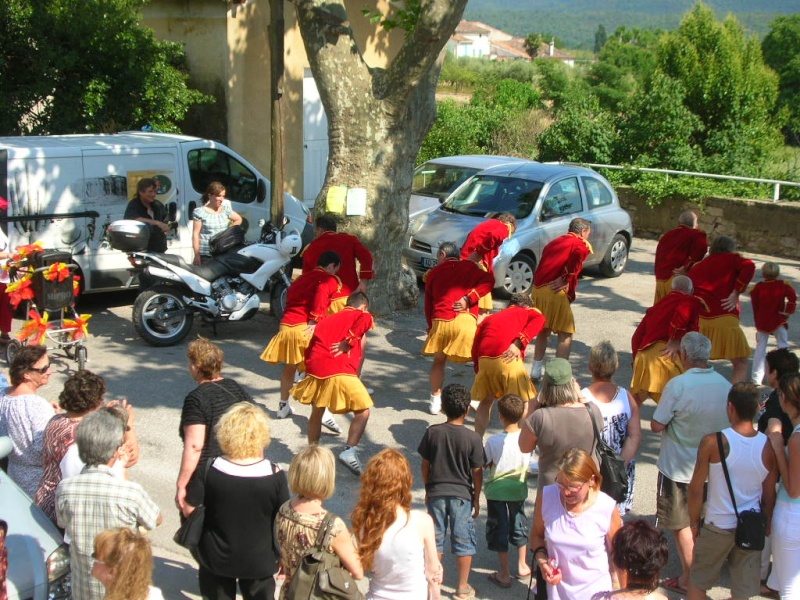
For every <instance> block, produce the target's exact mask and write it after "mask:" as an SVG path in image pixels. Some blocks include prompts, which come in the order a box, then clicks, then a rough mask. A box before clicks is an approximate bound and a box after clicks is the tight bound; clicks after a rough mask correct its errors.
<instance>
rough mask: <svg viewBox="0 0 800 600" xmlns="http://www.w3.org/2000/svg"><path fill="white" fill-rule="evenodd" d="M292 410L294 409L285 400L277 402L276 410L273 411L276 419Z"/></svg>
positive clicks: (287, 414)
mask: <svg viewBox="0 0 800 600" xmlns="http://www.w3.org/2000/svg"><path fill="white" fill-rule="evenodd" d="M293 412H294V410H293V409H292V405H291V404H289V401H288V400H287V401H286V402H283V401H281V402H280V403H279V404H278V412H276V413H275V417H276V418H278V419H285V418H286V417H288V416H289V415H291V414H292V413H293Z"/></svg>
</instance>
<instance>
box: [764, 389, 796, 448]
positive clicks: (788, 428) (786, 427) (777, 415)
mask: <svg viewBox="0 0 800 600" xmlns="http://www.w3.org/2000/svg"><path fill="white" fill-rule="evenodd" d="M770 419H780V421H781V433H783V445H784V446H785V445H786V444H788V443H789V437H790V436H791V435H792V429H794V426H793V425H792V420H791V419H790V418H789V415H787V414H786V413H785V412H783V409H782V408H781V399H780V398H779V397H778V390H772V393H771V394H770V395H769V398H767V402H766V404H765V405H764V412H763V413H761V416H760V417H759V418H758V430H759V431H760V432H761V433H765V432H766V431H767V425H768V424H769V420H770Z"/></svg>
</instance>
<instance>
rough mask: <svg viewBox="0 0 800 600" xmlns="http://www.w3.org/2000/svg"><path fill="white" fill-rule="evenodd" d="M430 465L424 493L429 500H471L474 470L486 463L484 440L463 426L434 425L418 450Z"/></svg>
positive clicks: (427, 432)
mask: <svg viewBox="0 0 800 600" xmlns="http://www.w3.org/2000/svg"><path fill="white" fill-rule="evenodd" d="M417 452H419V454H420V456H422V458H424V459H425V460H427V461H428V462H430V463H431V468H430V473H429V477H428V483H427V484H425V492H426V493H427V495H428V497H429V498H437V497H444V496H447V497H452V498H465V499H467V500H472V492H473V483H472V470H473V469H477V468H479V467H483V465H485V464H486V455H485V454H484V452H483V440H482V438H481V436H480V435H478V434H477V433H475V432H474V431H473V430H471V429H467V428H466V427H464V426H463V425H453V424H452V423H440V424H438V425H431V426H430V427H428V429H427V431H425V435H424V436H422V441H421V442H420V443H419V448H417Z"/></svg>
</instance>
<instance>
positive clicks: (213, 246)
mask: <svg viewBox="0 0 800 600" xmlns="http://www.w3.org/2000/svg"><path fill="white" fill-rule="evenodd" d="M243 245H244V229H242V227H241V226H240V225H234V226H233V227H228V228H227V229H226V230H225V231H220V232H219V233H218V234H217V235H215V236H214V237H212V238H211V239H210V240H208V247H209V249H210V250H211V256H216V255H217V254H222V253H223V252H227V251H228V250H230V249H231V248H236V247H237V246H243Z"/></svg>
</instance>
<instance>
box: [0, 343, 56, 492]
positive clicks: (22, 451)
mask: <svg viewBox="0 0 800 600" xmlns="http://www.w3.org/2000/svg"><path fill="white" fill-rule="evenodd" d="M8 373H9V378H10V379H11V387H8V388H5V389H4V390H2V391H0V436H4V435H7V436H9V437H10V438H11V443H12V444H13V446H14V449H13V451H12V452H11V454H10V455H9V457H8V476H9V477H11V479H12V480H14V482H15V483H16V484H17V485H18V486H19V487H20V488H22V489H23V490H24V491H25V492H26V493H27V494H28V495H29V496H30V497H31V498H33V497H34V496H35V495H36V490H37V488H38V487H39V481H40V480H41V478H42V472H43V468H42V448H43V444H44V430H45V427H47V423H48V422H49V421H50V419H51V418H52V417H53V415H55V409H54V407H53V405H52V404H51V403H50V402H48V401H47V400H45V399H44V398H42V397H41V396H39V395H38V394H37V393H36V392H37V391H38V389H39V388H40V387H42V386H43V385H47V382H48V381H50V358H49V357H48V356H47V348H45V347H44V346H23V347H22V348H20V349H19V351H18V352H17V354H16V355H15V356H14V360H13V361H11V367H10V368H9V370H8Z"/></svg>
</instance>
